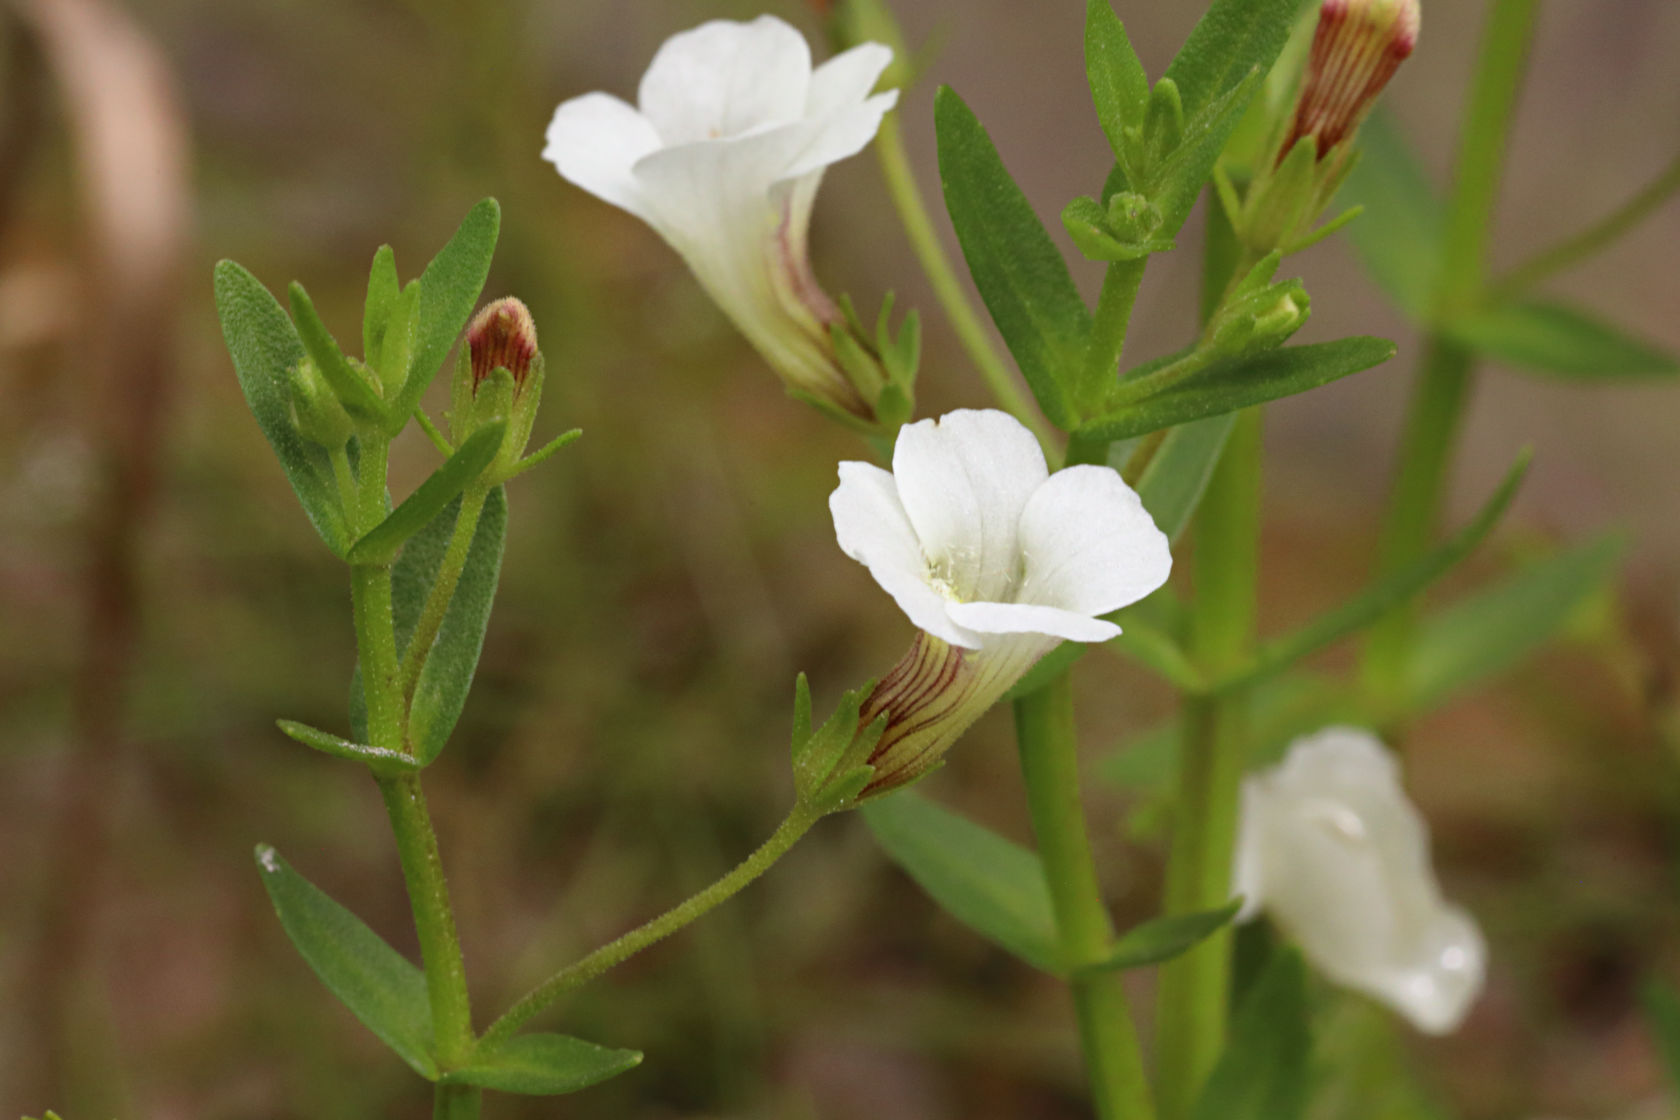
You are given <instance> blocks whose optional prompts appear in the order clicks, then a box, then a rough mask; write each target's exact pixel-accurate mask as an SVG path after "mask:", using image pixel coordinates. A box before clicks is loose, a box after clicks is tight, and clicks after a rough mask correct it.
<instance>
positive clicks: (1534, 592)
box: [1406, 533, 1627, 712]
mask: <svg viewBox="0 0 1680 1120" xmlns="http://www.w3.org/2000/svg"><path fill="white" fill-rule="evenodd" d="M1626 547H1627V540H1626V538H1625V537H1623V536H1622V535H1621V534H1619V533H1612V534H1607V535H1605V536H1602V537H1599V538H1597V539H1596V540H1591V541H1588V542H1587V543H1585V544H1581V545H1577V546H1576V547H1574V548H1570V549H1567V550H1565V551H1563V552H1559V553H1556V554H1555V555H1552V556H1548V557H1546V558H1544V559H1542V560H1538V561H1535V562H1534V563H1531V564H1529V565H1527V566H1526V567H1524V568H1523V569H1521V570H1519V571H1518V572H1517V573H1516V574H1514V575H1513V576H1511V577H1510V578H1508V579H1507V580H1505V581H1504V582H1502V583H1500V584H1497V585H1495V586H1494V587H1491V588H1489V589H1487V590H1484V591H1481V592H1478V593H1477V594H1475V595H1472V596H1470V597H1469V598H1467V599H1465V600H1464V601H1462V602H1459V603H1456V604H1454V605H1453V606H1451V607H1448V608H1447V609H1446V610H1444V611H1442V612H1441V613H1440V614H1436V615H1433V616H1430V617H1427V618H1425V619H1424V620H1423V621H1422V622H1421V623H1419V626H1418V630H1417V634H1416V635H1415V637H1414V639H1413V643H1412V654H1411V662H1410V665H1409V668H1408V672H1407V675H1406V697H1407V702H1408V706H1409V707H1410V708H1411V710H1412V711H1414V712H1425V711H1429V710H1431V709H1433V708H1436V707H1438V706H1439V705H1440V704H1442V703H1443V702H1444V701H1446V700H1447V699H1448V698H1450V697H1452V696H1454V695H1456V694H1458V693H1461V692H1463V691H1464V690H1466V689H1469V688H1473V687H1475V686H1476V685H1478V684H1480V683H1482V682H1484V681H1486V680H1489V679H1490V678H1492V677H1495V676H1497V675H1499V674H1500V673H1503V672H1504V671H1505V670H1507V669H1509V668H1511V667H1512V666H1513V665H1516V664H1517V663H1518V662H1520V661H1521V660H1523V659H1524V658H1525V657H1527V656H1529V655H1530V654H1532V653H1533V652H1535V651H1536V650H1538V649H1539V648H1540V647H1541V646H1543V645H1545V644H1546V643H1547V642H1548V641H1551V640H1552V639H1553V638H1554V637H1556V636H1557V634H1558V632H1559V631H1560V630H1562V629H1563V628H1564V627H1565V626H1566V625H1567V624H1568V623H1569V621H1570V619H1571V618H1573V617H1574V615H1575V613H1576V612H1577V611H1578V610H1580V609H1581V608H1582V606H1583V605H1584V604H1585V603H1587V602H1588V601H1589V600H1590V599H1591V598H1592V597H1593V596H1594V595H1596V594H1598V593H1599V592H1600V591H1602V590H1603V588H1604V587H1605V585H1606V584H1608V583H1609V582H1610V581H1611V580H1612V579H1613V578H1614V577H1615V574H1616V570H1617V567H1618V565H1619V564H1620V562H1621V558H1622V554H1623V553H1624V551H1625V550H1626Z"/></svg>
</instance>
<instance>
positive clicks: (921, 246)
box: [875, 112, 1055, 446]
mask: <svg viewBox="0 0 1680 1120" xmlns="http://www.w3.org/2000/svg"><path fill="white" fill-rule="evenodd" d="M875 155H876V158H878V159H879V160H880V161H881V175H882V177H883V178H884V179H885V180H886V183H887V193H888V194H890V195H891V196H892V200H893V206H894V208H895V209H897V211H898V218H899V221H900V222H902V223H903V225H904V232H905V235H906V236H907V237H908V238H909V240H910V248H911V249H912V250H913V251H914V252H915V254H916V259H917V260H918V261H920V262H921V265H922V271H923V272H925V273H927V278H928V283H930V284H931V285H932V286H933V294H934V296H935V298H937V299H938V300H939V306H940V307H942V308H943V309H944V311H945V317H946V319H947V320H949V322H950V324H951V329H952V330H954V331H956V334H957V341H959V342H960V343H962V347H963V349H964V350H965V351H967V353H968V356H969V359H970V360H971V361H973V362H974V365H975V368H977V369H978V370H979V371H980V376H981V377H982V378H984V379H985V382H986V385H987V387H988V388H989V389H990V390H991V392H992V396H993V397H995V398H996V399H997V403H998V404H999V405H1000V406H1001V407H1002V408H1003V409H1004V411H1006V412H1008V413H1010V414H1011V415H1013V416H1014V417H1015V418H1016V419H1017V420H1019V421H1021V422H1022V423H1023V424H1025V425H1027V427H1029V428H1031V429H1032V431H1033V434H1035V435H1036V436H1038V440H1039V442H1040V443H1042V444H1045V445H1046V446H1050V445H1052V444H1053V443H1054V438H1055V437H1054V435H1053V434H1052V432H1051V431H1050V429H1049V428H1048V427H1046V426H1045V424H1044V422H1043V421H1042V420H1041V419H1040V418H1039V415H1038V411H1037V410H1036V409H1034V408H1033V406H1032V403H1031V402H1030V401H1028V399H1027V396H1026V394H1025V393H1023V392H1022V391H1021V388H1020V386H1019V385H1018V384H1016V381H1015V377H1014V374H1012V373H1011V372H1010V369H1009V365H1008V363H1006V362H1005V361H1004V360H1003V358H1002V356H1001V355H1000V354H999V353H998V352H997V349H996V348H995V347H994V346H993V345H992V339H991V336H990V335H989V334H987V333H986V327H985V324H983V323H982V322H981V320H980V317H979V316H978V315H977V314H975V311H974V307H973V305H972V304H971V303H970V302H969V299H968V293H967V291H965V290H964V288H963V285H962V281H960V280H958V279H957V274H956V271H955V270H954V269H953V268H952V267H951V261H950V258H948V257H947V256H946V255H945V248H944V246H943V245H941V244H940V242H939V234H938V232H936V231H935V229H934V225H933V219H932V218H931V217H929V215H928V212H927V207H926V206H925V205H924V204H923V203H922V192H921V189H920V188H919V187H918V186H917V185H916V175H915V172H914V171H912V170H911V169H910V156H909V154H908V153H907V152H906V151H905V147H904V132H903V128H902V126H901V125H900V123H899V117H898V114H897V113H896V112H893V113H888V114H887V115H886V116H885V117H884V118H882V120H881V130H880V131H879V132H878V133H876V136H875Z"/></svg>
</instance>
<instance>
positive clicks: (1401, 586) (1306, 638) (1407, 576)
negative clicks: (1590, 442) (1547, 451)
mask: <svg viewBox="0 0 1680 1120" xmlns="http://www.w3.org/2000/svg"><path fill="white" fill-rule="evenodd" d="M1529 459H1530V456H1529V455H1528V453H1527V452H1524V453H1523V454H1522V456H1521V457H1519V458H1518V460H1517V462H1516V464H1515V465H1514V466H1512V468H1511V470H1510V473H1508V474H1507V475H1506V476H1505V481H1504V482H1503V483H1501V484H1500V486H1499V489H1498V490H1496V491H1494V494H1493V496H1492V497H1491V498H1489V499H1488V501H1487V504H1486V505H1484V506H1483V507H1482V510H1481V512H1480V513H1478V514H1477V515H1476V517H1475V519H1474V520H1472V521H1471V522H1470V524H1468V525H1466V526H1465V527H1464V528H1463V529H1461V530H1459V531H1458V533H1456V534H1455V535H1454V536H1453V538H1452V539H1451V540H1449V541H1447V542H1446V543H1445V544H1443V545H1441V546H1440V547H1439V548H1436V549H1434V550H1433V551H1431V552H1430V553H1429V554H1427V555H1426V556H1423V557H1420V558H1419V559H1417V560H1415V561H1413V562H1412V563H1410V564H1408V565H1406V566H1405V567H1404V568H1401V569H1400V570H1399V571H1397V572H1394V573H1392V574H1391V575H1388V576H1385V577H1383V578H1382V579H1379V580H1378V581H1377V582H1376V583H1374V584H1372V585H1371V586H1370V587H1368V588H1366V589H1365V590H1364V591H1363V592H1361V593H1360V594H1359V595H1357V596H1355V597H1354V598H1352V599H1350V600H1349V601H1347V602H1346V603H1343V604H1342V605H1341V606H1339V607H1337V608H1335V609H1334V610H1331V611H1326V612H1325V613H1324V614H1322V615H1320V616H1319V617H1317V618H1316V619H1314V620H1313V621H1311V622H1309V623H1307V624H1306V625H1305V626H1302V627H1301V628H1300V629H1298V630H1296V631H1294V632H1293V633H1290V634H1286V635H1284V636H1283V637H1280V638H1274V639H1272V640H1271V641H1268V642H1266V643H1265V644H1264V645H1262V646H1261V647H1260V649H1259V651H1258V652H1257V653H1256V654H1255V657H1254V659H1253V661H1251V662H1250V663H1249V664H1248V665H1247V666H1245V667H1244V668H1242V669H1239V670H1238V671H1237V672H1235V673H1233V674H1232V675H1231V676H1229V677H1227V678H1225V679H1223V680H1219V681H1216V682H1214V685H1213V687H1214V689H1216V690H1222V689H1228V688H1237V687H1241V686H1245V685H1250V684H1253V683H1254V682H1256V681H1258V680H1263V679H1265V678H1267V677H1270V676H1275V675H1276V674H1278V673H1280V672H1282V671H1283V670H1285V669H1287V668H1289V667H1290V666H1292V665H1294V664H1295V663H1296V662H1297V661H1300V660H1302V659H1303V658H1305V657H1309V656H1311V655H1312V654H1314V653H1317V652H1318V651H1319V650H1321V649H1324V648H1326V647H1327V646H1330V645H1331V644H1333V643H1335V642H1337V641H1339V640H1340V639H1342V638H1345V637H1347V636H1348V635H1350V634H1353V633H1356V632H1358V631H1359V630H1361V629H1363V628H1364V627H1366V626H1369V625H1370V624H1371V623H1373V622H1375V621H1377V619H1379V618H1381V617H1382V616H1383V615H1385V614H1387V613H1388V612H1389V611H1391V610H1393V609H1394V608H1395V607H1398V606H1400V605H1401V604H1402V603H1405V602H1406V601H1407V600H1409V599H1411V598H1412V597H1413V596H1415V595H1418V594H1420V593H1421V592H1422V591H1423V590H1424V588H1426V587H1428V586H1429V585H1430V584H1432V583H1434V582H1435V581H1436V580H1438V579H1440V578H1441V577H1442V576H1443V575H1445V574H1446V573H1447V572H1448V571H1450V570H1451V569H1452V568H1453V567H1455V566H1456V565H1457V564H1458V563H1459V562H1460V561H1462V560H1463V559H1464V558H1465V557H1467V556H1469V555H1470V553H1472V552H1474V551H1475V550H1476V546H1477V545H1479V544H1481V543H1482V541H1483V540H1485V539H1486V538H1487V535H1488V533H1490V532H1492V530H1493V527H1494V526H1495V525H1497V524H1498V523H1499V519H1500V518H1501V517H1503V516H1504V515H1505V511H1506V510H1507V509H1509V508H1510V506H1511V499H1513V498H1515V497H1516V494H1517V488H1518V487H1520V486H1521V485H1522V480H1523V478H1524V476H1525V475H1527V473H1528V464H1529Z"/></svg>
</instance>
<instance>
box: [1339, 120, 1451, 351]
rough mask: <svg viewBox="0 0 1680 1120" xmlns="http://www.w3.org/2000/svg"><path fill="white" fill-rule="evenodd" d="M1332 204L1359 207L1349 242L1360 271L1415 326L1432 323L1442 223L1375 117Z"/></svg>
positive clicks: (1404, 150)
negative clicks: (1359, 215) (1365, 271)
mask: <svg viewBox="0 0 1680 1120" xmlns="http://www.w3.org/2000/svg"><path fill="white" fill-rule="evenodd" d="M1338 200H1339V205H1341V206H1343V207H1348V206H1363V207H1365V216H1364V217H1363V218H1362V219H1360V220H1359V221H1356V222H1354V223H1353V224H1352V225H1351V226H1349V227H1348V237H1349V238H1350V239H1351V240H1352V241H1353V246H1354V249H1355V250H1356V251H1357V252H1358V253H1359V257H1360V259H1361V260H1362V261H1364V262H1365V267H1366V268H1368V269H1369V270H1370V272H1371V275H1372V276H1373V277H1374V278H1375V279H1376V281H1377V284H1378V285H1379V286H1381V288H1382V289H1383V291H1385V292H1387V293H1388V296H1389V298H1390V299H1392V300H1393V301H1394V302H1395V304H1396V305H1398V306H1399V308H1400V310H1402V311H1404V312H1405V313H1406V314H1407V315H1408V316H1410V317H1411V319H1412V320H1413V321H1414V322H1420V323H1426V322H1429V321H1430V319H1431V312H1432V310H1433V307H1432V305H1433V303H1434V299H1435V284H1436V279H1437V277H1438V276H1439V275H1440V271H1441V244H1442V238H1443V237H1444V236H1445V235H1444V233H1443V231H1444V230H1445V228H1446V219H1445V218H1444V217H1443V212H1442V208H1441V200H1440V198H1439V196H1438V195H1437V194H1436V192H1435V187H1434V186H1433V184H1431V183H1430V182H1429V177H1428V176H1427V175H1426V174H1424V170H1423V166H1422V164H1420V163H1419V162H1418V159H1417V156H1416V155H1415V154H1413V152H1412V149H1411V145H1410V144H1408V143H1407V141H1406V137H1405V134H1404V133H1402V132H1401V131H1400V125H1399V123H1398V122H1397V121H1396V120H1395V119H1394V117H1393V116H1392V115H1391V114H1389V113H1388V112H1386V111H1384V110H1381V109H1379V110H1377V111H1376V112H1375V113H1373V114H1372V115H1371V118H1370V119H1369V120H1367V121H1366V122H1365V124H1364V126H1363V127H1362V128H1361V129H1360V130H1359V157H1358V159H1357V161H1356V162H1355V163H1354V167H1353V171H1352V173H1351V174H1349V175H1348V179H1347V182H1346V183H1345V184H1343V186H1342V190H1341V193H1340V194H1339V195H1338Z"/></svg>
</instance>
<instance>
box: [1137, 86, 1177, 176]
mask: <svg viewBox="0 0 1680 1120" xmlns="http://www.w3.org/2000/svg"><path fill="white" fill-rule="evenodd" d="M1183 143H1184V99H1183V98H1181V97H1180V96H1179V93H1178V83H1177V82H1175V81H1173V80H1172V79H1171V78H1162V79H1161V80H1160V81H1158V82H1156V83H1155V88H1153V89H1151V90H1150V91H1149V100H1148V101H1147V102H1146V103H1145V104H1144V108H1143V153H1144V160H1145V163H1146V166H1148V167H1149V168H1151V171H1152V172H1153V169H1155V168H1158V167H1160V166H1161V164H1162V163H1164V162H1165V161H1166V159H1167V157H1168V156H1170V155H1172V153H1174V152H1176V151H1178V149H1179V146H1180V145H1181V144H1183ZM1150 177H1151V178H1153V177H1154V176H1153V174H1151V176H1150Z"/></svg>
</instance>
